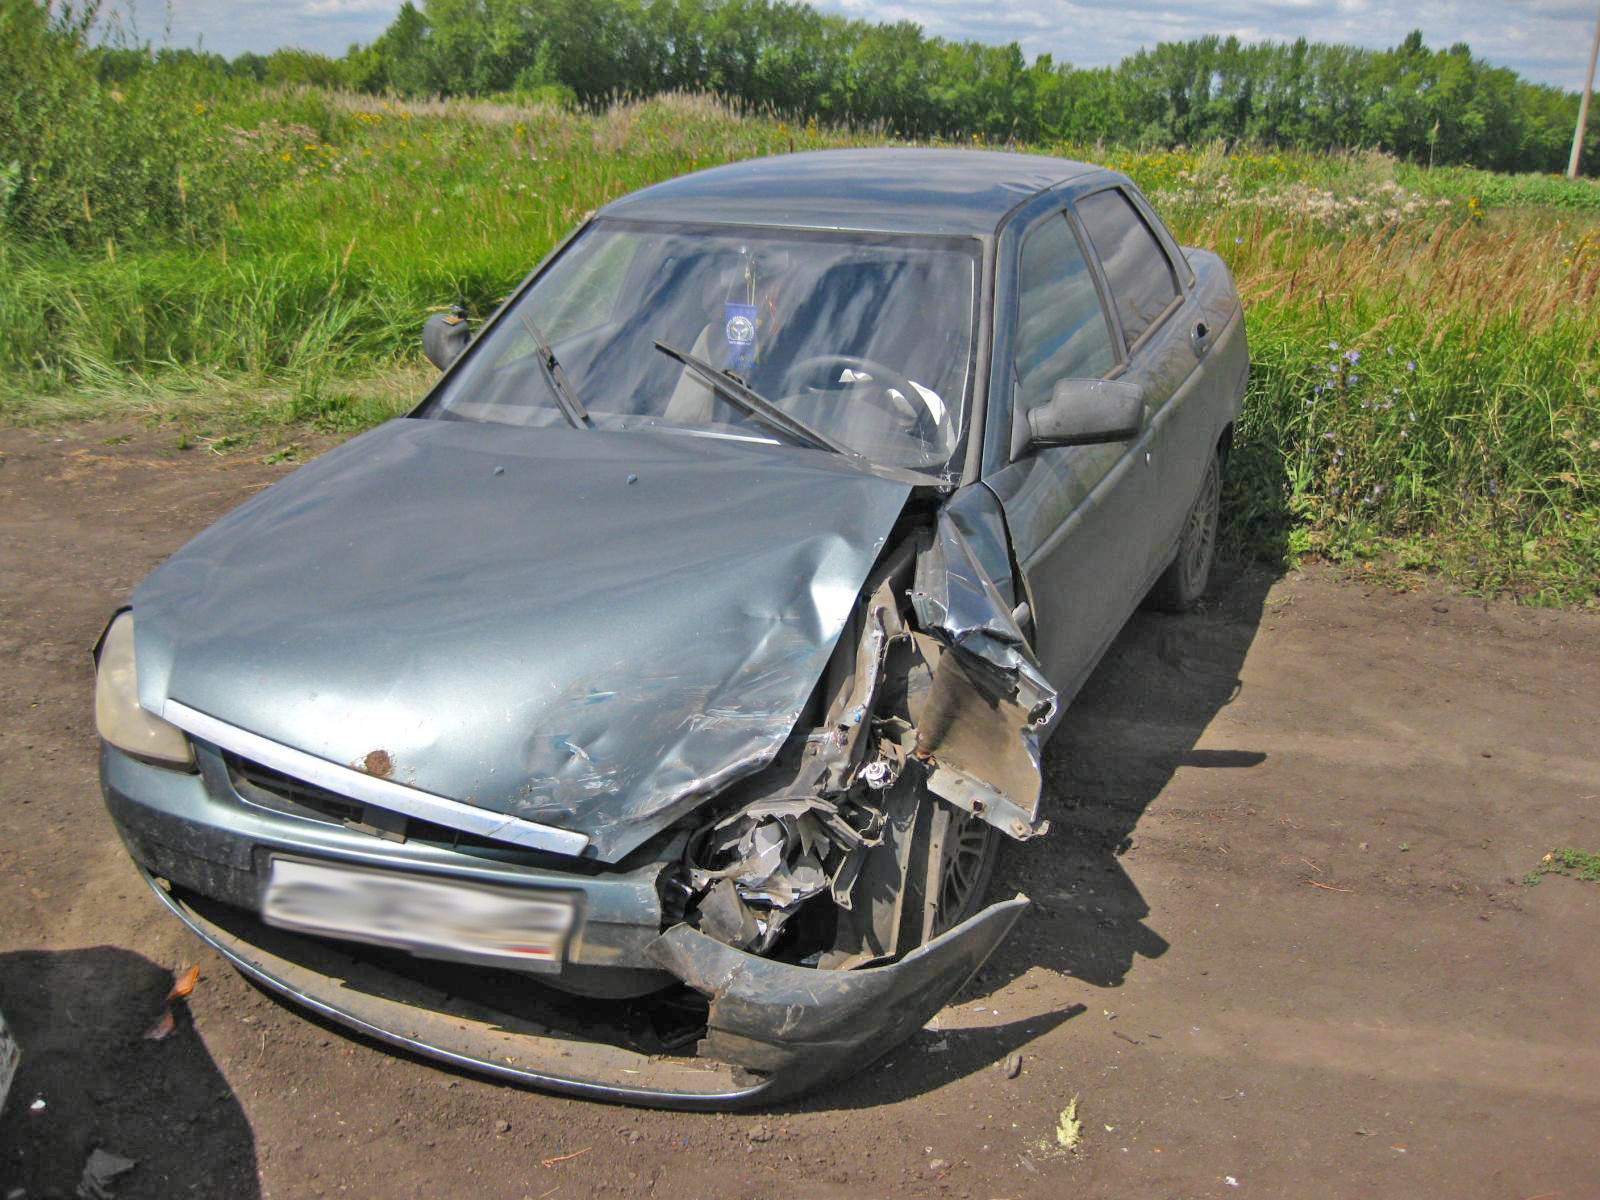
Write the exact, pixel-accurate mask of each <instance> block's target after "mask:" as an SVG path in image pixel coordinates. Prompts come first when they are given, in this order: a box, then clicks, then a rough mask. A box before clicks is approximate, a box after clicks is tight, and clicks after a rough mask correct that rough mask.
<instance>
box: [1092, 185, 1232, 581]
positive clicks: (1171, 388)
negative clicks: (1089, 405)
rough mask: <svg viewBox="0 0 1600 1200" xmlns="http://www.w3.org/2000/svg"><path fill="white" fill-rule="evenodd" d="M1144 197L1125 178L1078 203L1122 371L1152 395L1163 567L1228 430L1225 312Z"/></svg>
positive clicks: (1154, 554)
mask: <svg viewBox="0 0 1600 1200" xmlns="http://www.w3.org/2000/svg"><path fill="white" fill-rule="evenodd" d="M1142 200H1143V198H1142V197H1140V196H1138V195H1137V193H1135V192H1133V191H1132V190H1131V189H1130V188H1125V187H1123V186H1121V185H1115V186H1111V187H1106V188H1102V189H1100V190H1098V191H1095V192H1092V193H1089V194H1087V195H1082V196H1079V197H1078V198H1077V199H1076V202H1075V204H1074V208H1075V210H1076V212H1077V214H1078V218H1079V220H1080V221H1081V222H1082V224H1083V229H1084V233H1085V235H1086V237H1087V238H1088V240H1089V243H1090V245H1091V246H1092V247H1093V248H1094V252H1095V254H1096V256H1097V257H1098V259H1099V261H1100V264H1101V267H1102V269H1103V270H1104V272H1105V276H1106V281H1107V285H1108V287H1109V289H1110V292H1111V295H1112V297H1113V301H1114V306H1115V310H1116V313H1117V318H1118V321H1119V323H1120V324H1121V326H1122V334H1123V338H1124V339H1125V341H1126V343H1127V366H1126V369H1125V371H1124V374H1123V378H1124V379H1126V380H1128V381H1129V382H1132V383H1135V384H1137V385H1138V386H1139V387H1140V388H1141V390H1142V391H1143V392H1144V395H1145V397H1146V409H1145V411H1146V419H1147V431H1146V439H1145V447H1146V452H1147V454H1148V456H1149V458H1148V463H1147V465H1148V467H1149V472H1148V474H1149V482H1148V492H1147V504H1148V511H1147V515H1146V520H1147V528H1148V534H1147V539H1148V546H1149V553H1150V557H1149V559H1147V561H1146V567H1147V569H1148V571H1149V573H1150V576H1151V578H1153V577H1154V576H1155V575H1156V574H1158V573H1159V572H1160V571H1161V570H1162V569H1163V568H1165V567H1166V565H1167V563H1169V562H1170V561H1171V560H1172V555H1173V552H1174V550H1175V549H1176V547H1177V541H1178V536H1179V534H1180V533H1181V532H1182V528H1183V523H1184V519H1185V518H1186V517H1187V515H1188V511H1189V507H1190V505H1192V504H1193V502H1194V498H1195V496H1196V495H1197V494H1198V493H1199V491H1200V480H1201V477H1202V475H1203V473H1204V471H1205V467H1206V463H1207V460H1208V459H1209V457H1210V455H1211V454H1212V453H1213V452H1214V450H1215V446H1216V439H1217V437H1218V435H1219V434H1220V432H1221V425H1220V424H1219V421H1218V419H1217V415H1218V414H1219V413H1220V412H1221V411H1222V410H1223V408H1225V407H1226V406H1225V405H1222V404H1219V403H1218V402H1217V401H1218V396H1216V395H1214V394H1213V393H1214V392H1215V391H1216V385H1217V380H1216V379H1215V378H1213V376H1212V375H1211V373H1209V372H1208V371H1207V370H1206V364H1207V360H1208V358H1209V355H1210V352H1211V350H1212V348H1213V345H1214V342H1215V339H1216V338H1217V337H1218V336H1219V335H1221V334H1222V332H1223V328H1222V327H1223V326H1224V324H1226V315H1225V314H1221V313H1213V312H1210V311H1208V310H1207V309H1206V307H1205V304H1204V301H1203V299H1202V297H1200V296H1199V295H1198V294H1197V292H1196V289H1195V287H1194V283H1195V280H1194V277H1193V275H1192V273H1191V271H1190V269H1189V264H1188V262H1187V261H1186V260H1185V259H1184V257H1183V255H1182V254H1181V252H1180V251H1179V250H1178V247H1177V245H1176V244H1175V243H1174V242H1173V241H1172V239H1171V237H1170V235H1168V234H1167V232H1166V230H1165V229H1164V228H1163V227H1162V226H1161V223H1160V221H1159V220H1157V218H1156V217H1155V215H1154V214H1153V213H1151V212H1150V211H1149V210H1148V208H1147V207H1146V206H1145V205H1144V204H1143V203H1142Z"/></svg>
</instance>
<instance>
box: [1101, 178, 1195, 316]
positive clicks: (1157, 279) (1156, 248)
mask: <svg viewBox="0 0 1600 1200" xmlns="http://www.w3.org/2000/svg"><path fill="white" fill-rule="evenodd" d="M1077 208H1078V216H1079V218H1080V219H1081V220H1082V221H1083V227H1084V229H1085V230H1086V231H1087V232H1088V234H1089V241H1090V242H1092V243H1093V244H1094V251H1095V253H1096V254H1098V255H1099V256H1100V265H1101V266H1102V267H1104V268H1105V272H1106V280H1107V282H1109V283H1110V285H1111V295H1112V297H1113V301H1114V303H1115V304H1116V306H1117V316H1119V317H1120V318H1122V332H1123V334H1124V336H1126V337H1127V339H1128V341H1129V342H1130V343H1132V342H1134V341H1137V340H1138V338H1139V335H1140V334H1141V333H1143V332H1144V331H1145V330H1146V329H1149V328H1150V326H1151V324H1152V323H1153V322H1154V321H1155V319H1156V318H1157V317H1159V316H1160V315H1161V314H1162V313H1163V312H1165V311H1166V308H1167V305H1169V304H1171V303H1172V301H1173V300H1174V299H1176V298H1177V295H1178V278H1177V276H1176V275H1174V274H1173V272H1172V263H1171V262H1170V261H1169V260H1168V258H1167V254H1166V251H1165V250H1163V249H1162V248H1161V243H1160V242H1158V241H1156V236H1155V234H1154V233H1152V232H1151V231H1150V226H1148V225H1146V224H1145V220H1144V218H1143V217H1142V216H1140V215H1139V210H1138V209H1136V208H1134V207H1133V202H1132V201H1130V200H1129V199H1128V197H1127V196H1125V195H1123V193H1122V192H1121V191H1120V190H1119V189H1117V188H1112V189H1110V190H1109V191H1104V192H1096V193H1095V194H1094V195H1092V196H1086V197H1085V198H1084V199H1082V200H1080V201H1078V205H1077Z"/></svg>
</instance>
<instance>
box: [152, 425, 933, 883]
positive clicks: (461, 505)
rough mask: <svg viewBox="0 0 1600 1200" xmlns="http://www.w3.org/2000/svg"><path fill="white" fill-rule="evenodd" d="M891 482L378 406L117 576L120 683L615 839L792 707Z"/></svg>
mask: <svg viewBox="0 0 1600 1200" xmlns="http://www.w3.org/2000/svg"><path fill="white" fill-rule="evenodd" d="M909 492H910V487H909V486H908V485H907V484H905V483H902V482H897V481H894V480H890V479H885V478H880V477H877V476H873V475H868V474H865V473H862V472H860V471H857V470H854V469H852V468H851V467H849V466H848V465H846V464H845V463H843V462H842V461H839V460H836V459H833V458H831V457H829V456H828V455H826V454H824V453H821V452H815V451H807V450H796V449H794V448H792V447H784V446H771V445H767V444H761V443H749V442H742V441H739V442H736V441H729V440H723V439H715V438H707V437H689V436H683V435H674V434H664V433H604V434H602V433H593V432H583V431H577V430H566V429H541V430H528V429H516V428H509V427H506V426H496V425H485V424H476V423H466V422H446V421H422V420H400V421H394V422H391V423H389V424H388V425H385V426H382V427H380V428H379V429H376V430H373V431H372V432H370V433H368V434H365V435H363V436H362V437H359V438H356V439H354V440H352V441H350V442H348V443H346V444H345V445H344V446H342V447H340V448H338V449H336V450H334V451H331V452H330V453H328V454H327V455H325V456H323V457H322V458H321V459H319V460H317V461H316V462H314V463H312V464H310V465H309V466H307V467H304V468H302V469H301V470H299V471H297V472H295V473H294V474H293V475H292V476H290V477H289V478H287V479H285V480H284V481H282V482H281V483H279V484H277V485H276V486H274V487H272V488H270V489H268V490H267V491H266V492H263V493H262V494H261V495H259V496H257V497H255V498H254V499H252V500H250V501H249V502H247V503H246V504H244V505H242V506H240V507H239V508H238V509H236V510H235V511H234V512H233V513H231V514H229V515H228V516H227V517H225V518H223V519H222V520H221V521H219V522H218V523H217V524H215V525H213V526H212V527H211V528H210V529H208V530H206V531H205V532H204V533H202V534H201V535H200V536H199V537H197V538H196V539H194V541H192V542H190V543H189V545H187V546H186V547H184V548H183V549H182V550H180V551H179V552H178V553H177V554H176V555H174V556H173V557H172V558H171V559H170V560H168V561H167V562H166V563H165V564H163V565H162V566H161V567H160V568H158V569H157V570H156V571H155V572H154V573H153V574H152V575H151V576H150V577H149V578H148V579H146V580H145V582H144V583H143V584H141V585H140V586H139V588H138V589H137V590H136V591H135V593H134V601H133V603H134V611H135V614H136V617H137V620H138V624H137V626H136V641H137V646H136V653H137V656H138V665H139V686H140V702H141V703H142V704H143V705H144V706H145V707H147V708H150V709H151V710H152V711H156V712H159V711H160V710H161V706H162V704H163V703H164V701H165V700H166V699H167V698H168V697H170V698H172V699H174V700H178V701H180V702H181V703H183V704H186V705H188V706H189V707H191V708H195V709H198V710H200V711H201V712H204V713H207V714H210V715H211V716H213V717H216V718H218V719H220V720H224V721H227V722H229V723H231V724H234V725H237V726H239V727H240V728H243V729H246V730H248V731H250V732H252V733H255V734H258V735H260V736H262V737H266V738H269V739H271V740H273V741H276V742H280V743H282V744H284V745H287V746H291V747H293V748H295V749H299V750H302V751H305V752H307V753H309V754H313V755H316V756H318V757H320V758H323V759H326V760H328V761H331V762H336V763H340V764H345V765H352V764H362V763H366V762H369V761H370V756H373V755H375V754H376V753H377V752H381V753H382V755H383V756H384V758H383V761H384V765H385V767H386V768H388V769H389V770H390V772H391V778H393V779H394V780H395V781H397V782H400V783H405V784H409V785H412V786H415V787H418V788H421V789H423V790H425V791H429V792H433V793H435V794H437V795H441V796H446V797H450V798H453V799H457V800H461V801H463V802H466V803H469V804H474V805H477V806H479V807H483V808H486V809H489V810H492V811H495V812H501V813H506V814H510V815H513V816H517V817H522V818H525V819H527V820H531V821H538V822H542V823H545V824H549V825H555V826H559V827H562V828H566V829H571V830H574V831H576V832H580V833H584V834H586V835H587V836H588V837H589V838H590V839H591V852H592V853H594V854H596V855H598V856H599V857H600V858H602V859H605V860H608V861H609V860H615V859H617V858H620V857H621V856H623V855H625V854H626V853H627V852H628V851H629V850H631V849H632V848H633V847H635V846H637V845H639V844H640V843H641V842H643V841H645V840H646V839H647V838H649V837H650V836H651V835H652V834H654V833H655V832H657V831H658V830H660V829H662V828H664V827H665V826H666V825H668V824H670V823H671V822H672V821H673V820H675V819H676V818H677V817H678V816H680V815H681V814H682V813H684V812H686V811H688V810H689V809H691V808H693V807H694V806H695V805H697V804H698V803H699V802H700V801H701V800H702V799H703V798H704V797H705V796H707V795H709V794H710V793H712V792H714V791H716V790H718V789H719V788H721V787H723V786H725V785H726V784H727V783H729V782H731V781H732V780H733V779H735V778H738V777H739V776H741V775H744V774H747V773H749V772H751V771H754V770H756V769H758V768H760V767H761V766H763V765H765V764H766V763H767V762H768V761H770V760H771V758H772V757H773V756H774V755H775V754H776V752H777V751H778V749H779V747H780V746H781V745H782V743H783V741H784V740H785V738H786V737H787V736H788V735H789V733H790V731H791V730H792V728H793V727H794V725H795V723H796V720H797V719H798V717H799V714H800V712H801V710H802V708H803V707H804V705H805V703H806V700H807V698H808V696H809V695H810V693H811V691H812V688H813V685H814V684H815V682H816V680H817V678H818V676H819V675H820V674H821V672H822V669H823V667H824V665H825V664H826V662H827V660H828V656H829V654H830V653H831V651H832V649H833V646H834V643H835V641H836V640H837V639H838V637H839V634H840V631H841V629H842V628H843V625H844V622H845V619H846V617H847V616H848V614H849V613H850V611H851V608H852V606H853V605H854V604H855V602H856V599H857V595H858V593H859V591H860V589H861V586H862V584H863V582H864V580H865V579H866V577H867V574H868V571H869V570H870V568H871V567H872V564H873V562H874V561H875V560H876V558H877V556H878V554H879V551H880V550H881V548H882V546H883V543H884V540H885V538H886V537H887V536H888V534H889V531H890V529H891V527H892V526H893V524H894V522H895V520H896V518H897V517H898V516H899V513H900V511H901V509H902V507H903V506H904V503H905V500H906V497H907V496H908V494H909Z"/></svg>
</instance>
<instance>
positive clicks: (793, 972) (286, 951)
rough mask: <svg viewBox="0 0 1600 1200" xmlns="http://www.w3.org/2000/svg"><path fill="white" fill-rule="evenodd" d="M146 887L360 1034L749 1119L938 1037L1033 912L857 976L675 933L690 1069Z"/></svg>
mask: <svg viewBox="0 0 1600 1200" xmlns="http://www.w3.org/2000/svg"><path fill="white" fill-rule="evenodd" d="M145 879H146V882H148V883H149V884H150V886H151V889H152V890H153V891H154V892H155V894H156V895H157V897H159V898H160V900H161V901H162V903H164V904H165V905H166V906H167V907H168V908H169V909H170V910H171V911H172V912H173V914H174V915H176V916H177V917H178V918H179V919H180V920H181V921H183V923H184V924H186V925H187V926H188V927H189V928H190V929H191V930H193V931H194V933H195V934H197V935H198V936H199V937H200V938H201V940H203V941H204V942H206V943H207V944H208V945H210V946H211V947H212V948H213V949H214V950H216V951H217V952H218V953H219V954H221V955H222V956H223V957H224V958H226V959H227V960H228V961H229V962H230V963H232V964H233V966H234V967H236V968H237V969H238V970H239V971H241V972H242V973H243V974H244V975H246V976H247V977H248V978H250V979H252V980H254V981H255V982H256V983H258V984H260V985H262V986H263V987H265V988H267V989H268V990H269V991H272V992H275V993H277V994H278V995H280V996H282V997H284V998H285V999H287V1000H290V1001H293V1002H294V1003H296V1004H298V1005H301V1006H303V1007H305V1008H307V1009H309V1010H310V1011H312V1012H314V1013H316V1014H318V1015H319V1016H322V1017H324V1018H326V1019H328V1020H331V1021H334V1022H336V1023H338V1024H340V1025H344V1026H346V1027H347V1028H349V1029H352V1030H354V1031H356V1032H357V1033H360V1034H364V1035H366V1036H368V1037H371V1038H375V1039H377V1040H378V1041H382V1042H386V1043H388V1044H390V1045H393V1046H397V1047H400V1048H401V1049H404V1050H409V1051H411V1052H413V1053H416V1054H419V1055H423V1056H425V1057H428V1058H432V1059H436V1060H438V1061H441V1062H445V1063H449V1064H451V1065H452V1066H455V1067H459V1068H461V1069H463V1070H467V1071H473V1072H477V1073H480V1074H484V1075H490V1076H494V1077H497V1078H500V1079H505V1080H508V1081H510V1082H514V1083H520V1084H524V1085H526V1086H530V1087H534V1088H539V1089H543V1090H546V1091H553V1092H562V1093H566V1094H569V1095H575V1096H582V1097H585V1098H588V1099H594V1100H609V1101H615V1102H620V1103H626V1104H635V1105H643V1106H648V1107H653V1108H671V1109H681V1110H687V1111H717V1110H722V1111H725V1110H734V1109H742V1108H752V1107H756V1106H758V1105H762V1104H768V1103H771V1102H773V1101H776V1100H780V1099H784V1098H787V1097H791V1096H794V1095H797V1094H799V1093H800V1092H803V1091H806V1090H808V1089H810V1088H813V1087H815V1086H817V1085H818V1084H821V1083H825V1082H827V1081H829V1080H831V1079H836V1078H839V1077H841V1076H844V1075H847V1074H851V1073H853V1072H856V1071H859V1070H860V1069H861V1068H862V1067H863V1066H864V1065H866V1064H867V1063H868V1062H870V1061H872V1060H873V1059H875V1058H877V1057H878V1056H879V1055H881V1054H883V1053H885V1052H886V1051H888V1050H890V1049H892V1048H893V1047H894V1046H895V1045H897V1044H898V1043H899V1042H901V1041H904V1040H905V1039H906V1038H907V1037H909V1036H910V1035H911V1034H912V1033H913V1032H915V1031H916V1030H917V1029H919V1028H920V1027H921V1026H922V1025H924V1024H926V1023H927V1021H928V1020H929V1019H930V1018H931V1017H932V1016H933V1015H934V1013H936V1012H938V1010H939V1009H940V1008H941V1007H942V1006H943V1005H944V1003H945V1001H946V1000H948V999H949V998H950V996H952V995H953V994H954V993H955V992H956V991H958V990H959V989H960V988H961V986H962V985H963V984H965V983H966V982H967V980H969V979H970V978H971V977H972V976H973V974H975V973H976V972H977V970H978V969H979V968H980V967H981V966H982V965H983V963H984V962H985V961H986V960H987V959H988V957H989V955H990V954H991V953H992V952H993V950H994V948H995V947H996V946H997V945H999V943H1000V942H1001V940H1002V939H1003V938H1004V937H1005V936H1006V934H1007V933H1008V932H1009V931H1010V929H1011V927H1012V926H1013V925H1014V924H1015V923H1016V921H1017V918H1018V917H1019V916H1021V914H1022V911H1023V909H1024V908H1026V907H1027V904H1028V901H1027V899H1026V898H1025V897H1022V896H1018V897H1017V898H1016V899H1014V900H1009V901H1006V902H1004V903H1001V904H996V905H993V906H991V907H990V908H987V909H985V910H984V911H982V912H980V913H978V914H977V915H976V916H974V917H973V918H971V919H970V920H968V921H966V922H965V923H963V924H961V925H958V926H957V927H956V928H954V929H952V930H950V931H949V932H947V933H945V934H943V935H941V936H940V937H937V938H935V939H934V940H933V941H931V942H929V943H928V944H927V945H925V946H922V947H920V948H918V949H917V950H915V951H913V952H912V953H911V954H908V955H907V956H906V957H905V958H904V959H902V960H901V961H900V962H898V963H895V964H893V965H891V966H884V967H869V968H865V969H862V970H857V971H819V970H813V969H811V968H807V967H798V966H791V965H789V964H787V963H781V962H773V961H770V960H768V959H762V958H757V957H755V956H753V955H749V954H745V953H743V952H742V951H739V950H735V949H733V948H732V947H730V946H726V945H724V944H722V943H721V942H717V941H715V940H714V939H712V938H710V937H707V936H706V935H705V934H702V933H700V932H698V931H697V930H694V929H691V928H689V927H688V926H685V925H677V926H674V927H673V928H671V929H669V930H667V932H666V933H664V934H662V935H661V937H660V938H658V939H657V940H656V941H655V942H654V943H653V944H652V946H651V950H650V955H651V957H652V958H654V959H655V960H656V962H658V963H659V964H660V965H661V966H662V967H664V968H666V969H667V970H668V971H670V972H672V973H673V974H674V975H677V976H678V977H679V978H680V979H682V980H683V981H684V982H685V983H686V984H688V985H689V986H690V987H691V988H693V989H694V990H695V991H697V992H700V993H701V994H702V995H704V996H706V997H707V998H708V999H709V1000H710V1003H711V1006H710V1017H709V1020H708V1022H707V1028H706V1032H705V1036H704V1038H703V1039H702V1040H701V1042H700V1046H699V1050H700V1052H701V1054H702V1056H704V1057H700V1058H680V1057H672V1056H669V1055H660V1054H648V1053H644V1052H641V1051H638V1050H632V1049H628V1048H626V1047H624V1046H619V1045H614V1044H612V1043H610V1042H600V1041H590V1040H585V1039H583V1038H582V1037H581V1035H579V1034H573V1035H570V1036H563V1034H562V1033H561V1032H560V1031H557V1030H555V1029H553V1028H552V1027H550V1026H548V1025H545V1024H542V1023H539V1022H538V1021H536V1020H534V1019H530V1018H529V1017H528V1016H526V1015H513V1014H511V1013H508V1012H505V1011H502V1010H500V1009H497V1008H493V1007H489V1006H487V1005H485V1004H482V1003H479V1002H477V1001H474V1000H471V999H467V998H464V997H462V996H459V995H454V994H450V993H447V992H446V991H444V990H442V989H439V988H435V987H432V986H429V985H428V984H426V983H424V982H421V981H419V980H416V979H414V978H412V977H410V976H409V975H404V974H400V973H395V972H389V971H385V970H384V969H383V968H382V967H380V966H377V965H374V964H373V963H372V962H370V961H368V960H367V959H366V958H363V957H360V956H359V955H358V954H357V953H353V952H349V951H348V949H347V948H346V947H344V946H341V945H340V944H338V943H334V942H327V941H323V940H321V939H318V938H310V937H302V936H299V935H297V934H291V933H287V932H285V931H283V930H278V929H272V928H270V927H268V926H265V925H263V924H261V923H260V922H259V921H257V920H256V919H255V917H254V916H253V915H252V914H250V913H248V912H245V911H243V910H241V909H237V908H234V907H232V906H231V905H225V904H219V903H216V902H213V901H207V900H204V899H202V898H199V897H191V896H188V895H187V894H175V893H174V892H172V891H169V890H168V889H167V888H165V887H163V886H162V885H161V884H160V883H158V882H157V881H156V880H155V879H154V878H153V877H151V876H149V875H148V874H146V875H145ZM718 1060H720V1061H718Z"/></svg>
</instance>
